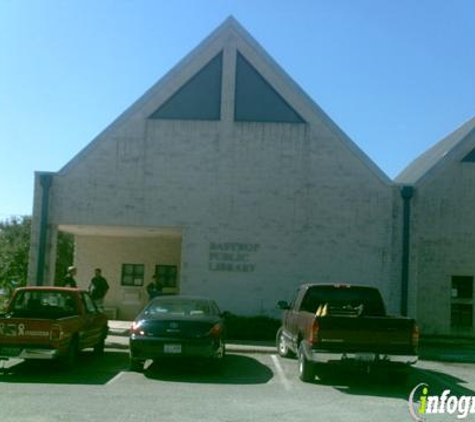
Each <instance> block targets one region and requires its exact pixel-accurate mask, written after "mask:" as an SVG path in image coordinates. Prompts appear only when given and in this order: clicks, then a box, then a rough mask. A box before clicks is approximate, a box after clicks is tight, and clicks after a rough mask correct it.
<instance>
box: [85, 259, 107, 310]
mask: <svg viewBox="0 0 475 422" xmlns="http://www.w3.org/2000/svg"><path fill="white" fill-rule="evenodd" d="M108 290H109V284H107V280H106V279H105V278H104V277H102V271H101V269H100V268H96V269H95V270H94V277H93V278H92V279H91V284H89V294H90V295H91V299H92V300H93V301H94V303H95V304H96V307H97V309H99V311H101V312H104V297H105V296H106V293H107V291H108Z"/></svg>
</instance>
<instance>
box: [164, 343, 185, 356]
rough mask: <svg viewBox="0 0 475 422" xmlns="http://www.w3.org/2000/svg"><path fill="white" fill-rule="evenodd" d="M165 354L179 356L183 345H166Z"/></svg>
mask: <svg viewBox="0 0 475 422" xmlns="http://www.w3.org/2000/svg"><path fill="white" fill-rule="evenodd" d="M163 352H164V353H170V354H179V353H181V344H165V345H164V346H163Z"/></svg>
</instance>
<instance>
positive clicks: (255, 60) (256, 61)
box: [60, 16, 392, 185]
mask: <svg viewBox="0 0 475 422" xmlns="http://www.w3.org/2000/svg"><path fill="white" fill-rule="evenodd" d="M233 37H234V39H235V41H234V46H235V48H237V51H238V53H239V54H240V55H241V56H242V58H244V59H245V60H248V59H250V58H252V60H249V62H250V64H251V65H252V66H254V67H256V68H257V67H259V69H257V70H258V71H259V72H261V73H262V74H263V76H265V77H266V79H267V80H268V81H271V79H272V81H271V82H273V83H276V84H277V85H279V86H278V88H279V92H277V94H278V95H281V96H282V99H283V100H284V102H285V101H287V99H286V98H285V97H286V96H287V97H289V96H290V97H292V104H291V107H293V108H295V110H296V112H297V114H298V115H299V116H300V115H301V117H302V118H303V119H304V120H305V121H308V122H311V121H312V120H313V121H318V122H323V123H324V124H325V125H326V127H327V128H328V129H329V130H330V131H331V132H332V133H333V134H334V135H335V136H336V137H337V138H338V139H339V140H340V141H341V142H342V144H343V145H344V146H346V148H348V149H349V150H350V151H351V152H352V153H353V154H354V156H355V157H356V158H358V159H359V161H360V162H362V164H363V165H364V166H365V167H366V168H368V169H369V170H370V171H371V172H372V173H373V174H374V175H375V176H376V177H377V178H378V179H379V180H380V181H381V182H382V183H384V184H387V185H390V184H392V181H391V180H390V179H389V177H388V176H387V175H386V174H385V173H384V172H383V171H382V170H381V169H380V168H379V167H378V166H377V165H376V164H375V163H374V162H373V161H372V160H371V159H370V158H369V157H368V156H367V155H366V154H365V153H364V152H363V151H362V150H361V149H360V148H359V147H358V146H357V145H356V144H355V143H354V142H353V141H352V140H351V139H350V138H349V137H348V136H347V135H346V134H345V133H344V132H343V131H342V130H341V129H340V128H339V127H338V126H337V125H336V124H335V123H334V122H333V121H332V120H331V119H330V118H329V117H328V116H327V115H326V113H325V112H324V111H323V110H322V109H321V108H320V107H319V106H318V105H317V104H316V103H315V102H314V101H313V100H312V99H311V98H310V97H309V96H308V95H307V94H306V93H305V92H304V91H303V90H302V89H301V88H300V87H299V86H298V85H297V83H295V82H294V81H293V80H292V79H291V78H290V76H289V75H287V73H286V72H285V71H284V70H283V69H282V68H281V67H280V66H279V65H278V64H277V63H276V62H275V61H274V59H272V57H271V56H270V55H269V54H268V53H267V52H266V51H265V50H264V49H263V48H262V47H261V46H260V45H259V43H258V42H257V41H256V40H255V39H254V38H253V37H252V36H251V35H250V34H249V33H248V32H247V31H246V30H245V29H244V28H243V27H242V26H241V25H240V24H239V23H238V22H237V21H236V19H234V18H233V17H232V16H231V17H229V18H227V19H226V20H225V21H224V22H223V24H221V25H220V26H219V27H218V28H217V29H216V30H215V31H213V32H212V33H211V34H210V35H209V36H208V37H207V38H206V39H205V40H204V41H203V42H202V43H201V44H199V45H198V47H196V48H195V49H194V50H193V51H191V52H190V53H189V54H188V55H187V56H185V58H184V59H182V60H181V61H180V62H179V63H178V64H177V65H176V66H175V67H174V68H173V69H172V70H171V71H169V72H168V73H167V74H166V75H165V76H164V77H163V78H162V79H161V80H160V81H158V82H157V83H156V84H155V85H154V86H153V87H152V88H150V89H149V90H148V91H147V92H146V93H145V94H144V95H143V96H142V97H141V98H140V99H139V100H137V101H136V102H135V103H134V104H133V105H132V106H131V107H130V108H129V109H127V110H126V111H125V112H124V113H123V114H122V115H121V116H119V117H118V118H117V119H116V120H115V121H114V122H113V123H112V124H111V125H110V126H109V127H108V128H106V129H105V130H104V131H103V132H102V133H101V134H99V135H98V136H97V137H96V138H95V139H94V140H93V141H92V142H91V143H90V144H89V145H88V146H86V147H85V148H84V149H83V150H82V151H81V152H80V153H78V154H77V155H76V156H75V157H74V158H73V159H72V160H71V161H70V162H69V163H67V164H66V165H65V166H64V167H63V168H62V169H61V170H60V173H62V174H65V173H67V172H68V171H69V170H70V169H72V168H74V167H75V165H76V164H78V163H79V162H80V161H81V160H82V159H83V158H85V157H86V156H87V155H89V154H90V153H91V152H92V151H93V150H94V149H95V148H96V147H97V145H98V143H99V142H100V141H101V140H102V139H103V138H104V137H107V136H108V135H110V134H112V133H113V131H114V130H115V129H117V128H119V127H120V126H121V125H122V124H124V123H126V122H127V121H128V120H129V119H140V118H144V119H145V118H148V117H150V116H151V115H153V113H155V112H156V111H157V109H159V107H161V106H162V105H163V104H165V103H166V102H167V101H168V100H169V99H170V98H172V97H173V95H174V94H175V93H176V89H175V88H176V85H177V81H178V82H179V83H181V84H185V83H187V82H188V80H189V78H191V77H193V76H194V74H195V73H196V72H198V71H200V69H201V68H202V67H203V66H205V65H206V64H207V63H208V62H209V61H210V60H211V59H212V58H213V57H215V56H216V55H217V54H219V53H220V52H222V51H223V50H225V49H226V48H228V47H229V40H230V39H233ZM236 46H237V47H236ZM174 86H175V88H172V87H174ZM288 102H290V101H288ZM282 109H285V106H282ZM243 120H245V116H244V117H243Z"/></svg>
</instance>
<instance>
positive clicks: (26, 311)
mask: <svg viewBox="0 0 475 422" xmlns="http://www.w3.org/2000/svg"><path fill="white" fill-rule="evenodd" d="M11 312H13V313H14V315H16V316H25V317H36V318H63V317H67V316H73V315H77V314H78V312H77V307H76V302H75V301H74V298H73V296H72V295H71V293H69V292H56V291H21V292H19V293H18V294H17V295H16V296H15V299H14V302H13V303H12V307H11Z"/></svg>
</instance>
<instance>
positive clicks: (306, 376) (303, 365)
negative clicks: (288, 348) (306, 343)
mask: <svg viewBox="0 0 475 422" xmlns="http://www.w3.org/2000/svg"><path fill="white" fill-rule="evenodd" d="M299 378H300V379H301V380H302V381H303V382H313V381H314V380H315V365H314V363H313V362H311V361H309V360H308V359H307V358H306V357H305V353H304V351H303V346H302V344H300V347H299Z"/></svg>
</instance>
